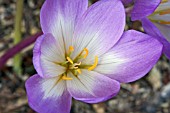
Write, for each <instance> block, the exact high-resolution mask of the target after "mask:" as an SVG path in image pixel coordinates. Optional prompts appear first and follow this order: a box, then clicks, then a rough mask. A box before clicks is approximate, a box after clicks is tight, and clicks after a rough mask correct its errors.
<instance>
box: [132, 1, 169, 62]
mask: <svg viewBox="0 0 170 113" xmlns="http://www.w3.org/2000/svg"><path fill="white" fill-rule="evenodd" d="M131 16H132V20H141V22H142V26H143V28H144V30H145V31H146V32H147V33H148V34H149V35H152V36H154V37H155V38H157V39H158V40H159V41H160V42H161V43H162V44H163V45H164V48H163V52H164V53H165V55H166V56H167V57H168V58H169V59H170V0H135V2H134V8H133V11H132V15H131Z"/></svg>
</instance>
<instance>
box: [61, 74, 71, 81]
mask: <svg viewBox="0 0 170 113" xmlns="http://www.w3.org/2000/svg"><path fill="white" fill-rule="evenodd" d="M62 79H63V80H72V79H73V78H71V77H67V76H66V74H64V75H63V76H62Z"/></svg>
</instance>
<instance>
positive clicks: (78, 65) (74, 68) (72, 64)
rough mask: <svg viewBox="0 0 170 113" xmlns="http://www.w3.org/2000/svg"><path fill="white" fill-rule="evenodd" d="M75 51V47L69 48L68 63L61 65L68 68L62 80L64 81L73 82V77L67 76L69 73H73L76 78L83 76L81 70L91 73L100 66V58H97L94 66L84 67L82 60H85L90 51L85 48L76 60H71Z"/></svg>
mask: <svg viewBox="0 0 170 113" xmlns="http://www.w3.org/2000/svg"><path fill="white" fill-rule="evenodd" d="M73 51H74V47H73V46H70V47H69V52H68V54H67V55H66V61H65V62H64V63H61V64H60V65H62V66H64V67H66V72H65V73H63V74H62V77H61V79H62V80H72V78H71V77H68V76H67V73H68V71H70V72H72V73H73V75H74V76H75V77H78V75H79V74H81V69H87V70H89V71H92V70H93V69H95V68H96V66H97V64H98V57H97V56H95V60H94V63H93V64H90V65H83V64H82V62H81V60H83V59H85V58H86V57H87V56H88V54H89V51H88V49H87V48H84V49H83V50H82V51H81V52H80V53H79V54H78V55H77V57H76V58H75V59H71V57H70V56H71V54H72V53H73Z"/></svg>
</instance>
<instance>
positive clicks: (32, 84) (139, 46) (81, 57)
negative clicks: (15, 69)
mask: <svg viewBox="0 0 170 113" xmlns="http://www.w3.org/2000/svg"><path fill="white" fill-rule="evenodd" d="M40 20H41V27H42V31H43V33H44V34H43V35H42V36H40V37H39V38H38V39H37V41H36V43H35V47H34V50H33V63H34V67H35V69H36V71H37V73H38V74H36V75H33V76H32V77H30V78H29V79H28V80H27V81H26V91H27V95H28V102H29V105H30V106H31V108H33V109H34V110H35V111H37V112H39V113H69V112H70V108H71V100H72V97H73V98H74V99H77V100H81V101H84V102H87V103H97V102H101V101H105V100H107V99H110V98H112V97H113V96H115V95H116V94H117V93H118V91H119V89H120V83H127V82H132V81H135V80H137V79H139V78H141V77H143V76H144V75H145V74H146V73H147V72H148V71H149V70H150V69H151V68H152V67H153V66H154V65H155V63H156V62H157V60H158V59H159V57H160V55H161V52H162V44H161V43H159V41H157V40H155V39H154V38H152V37H150V36H148V35H145V34H143V33H140V32H137V31H134V30H131V31H127V32H125V33H123V31H124V27H125V11H124V7H123V5H122V2H121V1H119V0H101V1H99V2H96V3H95V4H93V5H92V6H90V7H89V8H88V0H74V1H73V0H46V1H45V3H44V5H43V7H42V9H41V13H40ZM151 42H152V43H151Z"/></svg>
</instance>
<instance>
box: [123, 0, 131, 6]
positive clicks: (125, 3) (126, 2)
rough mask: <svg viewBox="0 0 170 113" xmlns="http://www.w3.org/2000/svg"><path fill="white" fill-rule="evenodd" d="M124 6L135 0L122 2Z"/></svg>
mask: <svg viewBox="0 0 170 113" xmlns="http://www.w3.org/2000/svg"><path fill="white" fill-rule="evenodd" d="M121 1H122V3H123V4H124V5H128V4H130V3H132V2H133V0H121Z"/></svg>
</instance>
